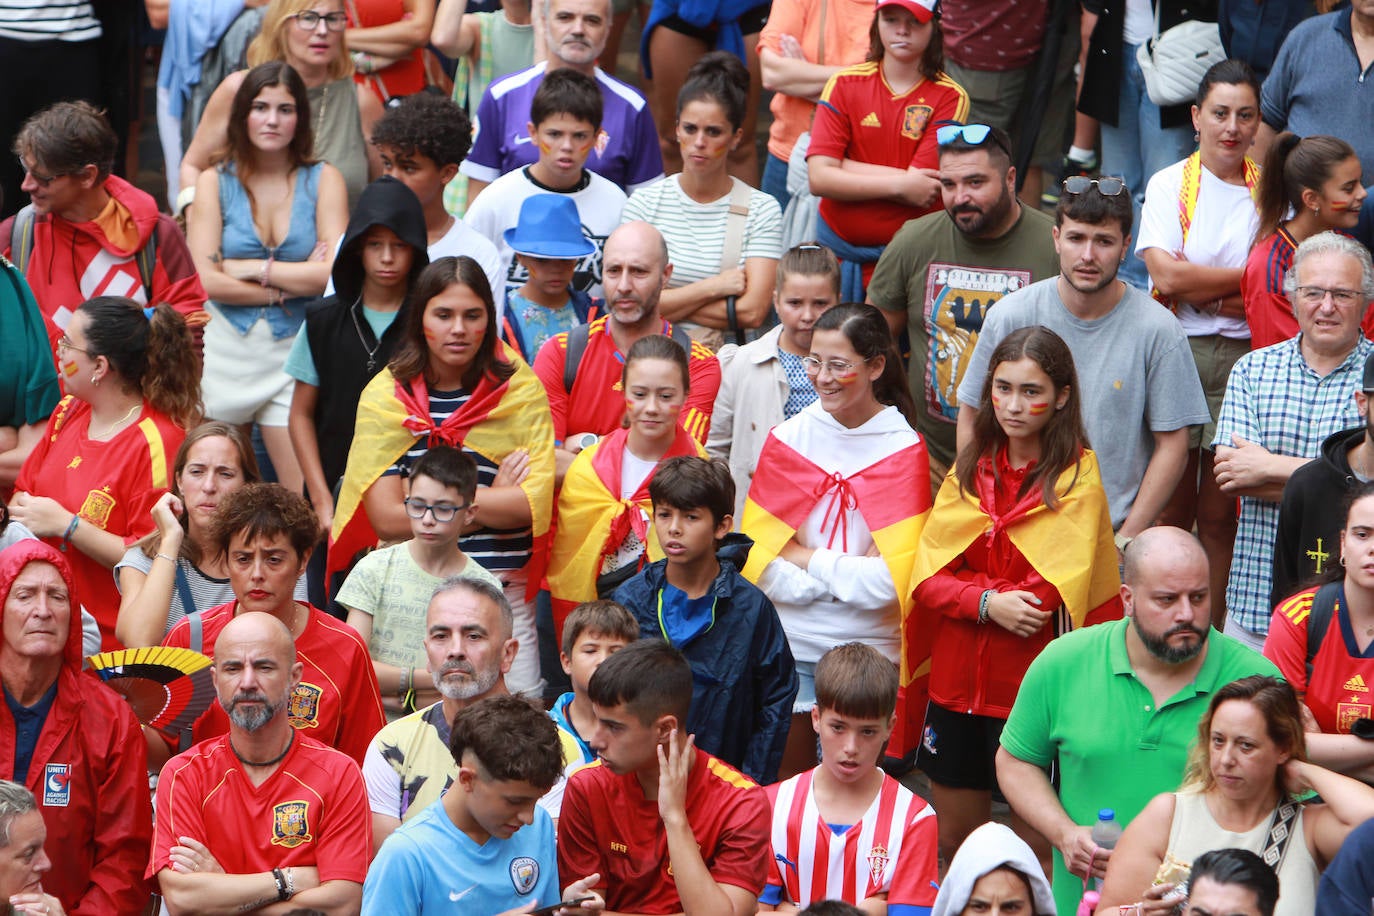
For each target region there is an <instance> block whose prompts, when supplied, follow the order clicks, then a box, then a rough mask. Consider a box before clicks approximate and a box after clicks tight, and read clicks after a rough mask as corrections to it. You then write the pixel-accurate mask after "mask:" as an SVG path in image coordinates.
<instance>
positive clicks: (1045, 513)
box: [903, 449, 1122, 665]
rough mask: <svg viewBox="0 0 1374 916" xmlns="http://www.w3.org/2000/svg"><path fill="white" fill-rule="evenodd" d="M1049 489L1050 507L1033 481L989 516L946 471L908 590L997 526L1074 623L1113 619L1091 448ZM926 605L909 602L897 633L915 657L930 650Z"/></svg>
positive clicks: (1112, 553) (1110, 548) (1113, 591)
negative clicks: (1010, 502)
mask: <svg viewBox="0 0 1374 916" xmlns="http://www.w3.org/2000/svg"><path fill="white" fill-rule="evenodd" d="M988 465H989V462H987V461H986V460H985V461H983V462H981V463H980V468H979V473H980V474H981V473H987V474H989V475H990V474H991V469H990V467H989V466H988ZM1054 492H1055V494H1056V496H1057V497H1058V500H1057V505H1056V507H1055V508H1054V509H1051V508H1049V507H1048V506H1046V505H1045V502H1044V499H1043V498H1042V494H1041V491H1040V488H1039V487H1038V486H1037V487H1036V488H1035V489H1034V490H1033V491H1032V492H1030V493H1027V494H1026V495H1025V497H1023V498H1022V499H1021V500H1020V501H1019V502H1018V503H1017V504H1016V506H1014V507H1013V508H1012V510H1011V511H1010V512H1008V513H1007V514H1006V515H1005V516H1003V517H1001V518H998V519H996V520H994V519H993V518H992V517H991V516H989V515H988V513H987V512H986V511H984V509H983V507H982V505H981V501H980V498H979V496H978V495H977V494H976V493H966V492H964V491H962V490H960V488H959V478H958V477H956V476H955V474H954V472H953V471H951V472H950V475H949V476H948V477H946V478H945V482H944V484H943V485H942V486H941V487H940V493H939V495H938V496H936V498H935V507H934V508H933V509H932V510H931V512H930V524H928V525H926V527H925V530H924V531H923V532H922V534H921V543H920V549H919V550H917V552H916V564H915V567H914V569H913V571H912V575H911V590H913V591H914V590H915V588H916V586H918V585H920V584H921V583H922V582H924V581H926V580H927V579H929V578H930V577H931V576H933V575H935V574H936V573H937V572H939V571H940V570H942V569H944V568H945V566H946V565H947V564H949V563H950V562H951V561H952V560H954V559H956V558H957V557H959V556H960V555H962V554H963V552H964V551H965V550H967V549H968V548H969V546H970V545H971V544H973V542H974V541H975V540H977V539H978V538H980V537H984V536H990V535H991V534H992V533H993V532H994V531H999V530H1000V531H1005V532H1006V535H1007V537H1008V538H1009V539H1010V540H1011V543H1012V544H1013V545H1014V546H1015V547H1016V549H1017V550H1019V551H1020V552H1021V555H1022V556H1024V557H1025V558H1026V560H1027V561H1028V562H1029V563H1030V565H1031V566H1032V567H1034V569H1035V571H1036V572H1038V573H1040V575H1041V576H1043V577H1044V579H1045V581H1047V582H1049V583H1050V584H1051V585H1053V586H1054V587H1055V588H1056V589H1058V590H1059V597H1060V599H1061V600H1062V601H1063V602H1064V607H1065V610H1067V611H1068V616H1069V620H1070V621H1071V623H1072V627H1073V628H1074V629H1077V628H1078V627H1081V626H1083V625H1084V624H1085V623H1087V622H1089V621H1091V622H1092V623H1102V622H1104V621H1107V620H1117V619H1119V618H1120V617H1121V614H1122V608H1121V577H1120V574H1119V573H1118V570H1117V558H1116V543H1115V542H1114V541H1113V535H1112V518H1111V513H1110V512H1109V511H1108V509H1107V494H1106V493H1105V492H1104V491H1103V489H1102V475H1101V473H1100V471H1099V469H1098V465H1097V456H1096V455H1095V454H1093V452H1092V451H1091V450H1088V449H1084V450H1083V452H1082V453H1081V454H1080V455H1079V460H1078V463H1077V465H1076V466H1074V467H1070V468H1068V469H1067V470H1065V471H1064V472H1063V473H1062V474H1060V475H1059V478H1058V479H1057V480H1056V481H1055V484H1054ZM930 613H934V612H929V613H927V612H926V611H925V609H923V608H920V607H917V608H915V609H914V610H913V612H912V613H911V615H910V616H909V617H908V618H907V627H906V632H905V633H904V634H903V645H909V646H910V647H911V648H912V652H913V654H915V655H917V656H919V657H918V659H917V664H918V665H919V664H921V663H922V662H923V661H925V660H928V659H929V657H930V649H931V645H930V640H931V636H932V634H933V633H934V631H935V625H934V624H935V621H934V620H933V619H931V618H930V616H929V614H930Z"/></svg>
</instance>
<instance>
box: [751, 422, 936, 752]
mask: <svg viewBox="0 0 1374 916" xmlns="http://www.w3.org/2000/svg"><path fill="white" fill-rule="evenodd" d="M799 419H801V418H800V416H799V417H794V418H793V419H792V420H789V421H788V422H789V423H795V422H796V421H797V420H799ZM777 433H778V431H777V430H774V431H773V432H772V433H769V435H768V439H767V440H766V441H765V442H764V445H763V451H762V452H761V453H760V454H759V460H758V465H757V468H758V470H757V471H756V472H755V474H754V482H753V484H752V486H750V488H749V498H748V500H747V501H746V502H745V504H744V518H743V521H742V522H741V524H740V529H741V530H742V531H744V532H745V533H746V534H748V535H749V536H750V537H751V538H753V539H754V548H753V549H752V550H750V551H749V560H748V562H747V563H746V564H745V567H744V575H745V577H746V578H748V579H749V580H750V581H751V582H755V583H757V582H758V579H759V576H760V575H762V573H763V570H764V568H765V567H767V566H768V564H769V563H771V562H773V560H775V559H777V557H778V555H779V553H780V552H781V551H782V548H783V545H784V544H786V543H787V542H788V541H789V540H790V539H791V538H792V536H793V535H795V534H796V533H797V531H798V529H800V528H801V527H802V525H803V524H805V522H806V519H807V518H808V517H809V516H810V515H811V513H812V511H813V510H814V509H816V507H817V506H818V505H828V504H830V503H831V501H833V500H837V499H838V500H842V501H843V502H842V503H840V504H837V505H836V509H837V511H842V509H841V507H842V506H852V507H853V508H855V509H857V510H858V512H859V513H860V514H861V515H862V516H863V518H864V521H865V522H866V523H867V524H868V527H869V529H870V531H871V532H872V535H873V542H874V543H875V544H876V545H877V547H878V550H879V552H880V553H881V554H882V558H883V561H884V562H885V563H886V564H887V567H888V570H889V572H890V573H891V575H892V581H893V582H894V583H897V594H896V595H895V596H894V597H895V598H896V599H897V601H898V604H899V605H900V607H901V611H902V618H903V620H905V619H906V617H907V614H908V613H909V611H910V609H911V589H910V588H907V587H905V586H906V583H909V582H910V581H911V568H912V564H913V563H914V562H915V554H916V542H917V540H918V539H919V538H920V535H921V527H922V526H923V525H924V523H925V518H926V514H927V513H928V512H929V510H930V462H929V459H928V457H927V455H926V447H925V443H924V442H922V441H919V440H918V441H917V442H915V443H914V444H911V445H908V446H905V447H903V448H900V449H898V450H897V451H895V452H892V453H890V454H888V455H886V456H885V457H883V458H880V459H879V460H877V461H876V462H874V463H873V464H871V465H869V466H868V467H866V468H864V469H862V470H860V471H858V472H857V473H855V474H851V475H849V476H848V477H840V476H839V475H832V474H828V473H826V472H825V471H824V470H822V469H821V468H820V467H819V466H818V465H816V464H815V463H813V462H812V461H811V460H810V459H809V458H807V457H806V456H805V455H803V454H801V453H800V452H798V451H797V450H796V449H794V448H793V447H792V446H790V445H788V444H787V443H786V442H784V441H783V440H782V439H780V438H778V434H777ZM851 500H852V502H851ZM837 527H838V526H837ZM843 536H844V532H843V531H841V532H839V533H838V535H837V540H836V544H835V546H836V547H840V546H842V542H841V541H840V540H839V539H840V538H843ZM907 655H908V653H907V649H906V646H905V644H903V646H902V668H901V675H902V684H903V685H904V688H910V687H911V685H912V681H913V680H915V679H916V678H917V677H918V676H926V675H928V673H929V672H928V670H927V671H925V672H918V671H916V670H914V669H913V668H912V667H911V665H910V664H909V663H908V661H909V660H908V657H907ZM916 689H917V692H918V693H919V694H920V700H919V702H920V704H921V709H922V710H924V708H925V705H924V704H925V700H924V691H922V690H921V689H920V686H919V685H917V688H916ZM898 718H899V720H900V719H901V718H902V716H901V714H900V711H899V716H898ZM917 734H918V735H919V730H918V732H917ZM895 746H897V745H894V747H895Z"/></svg>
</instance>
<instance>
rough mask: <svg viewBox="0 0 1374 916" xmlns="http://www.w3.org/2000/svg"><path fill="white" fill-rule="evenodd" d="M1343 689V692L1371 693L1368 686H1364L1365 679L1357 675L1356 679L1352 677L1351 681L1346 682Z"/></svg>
mask: <svg viewBox="0 0 1374 916" xmlns="http://www.w3.org/2000/svg"><path fill="white" fill-rule="evenodd" d="M1341 689H1342V690H1353V691H1356V692H1359V693H1368V692H1369V688H1368V687H1366V686H1365V685H1364V678H1363V677H1361V676H1360V675H1358V674H1357V675H1355V676H1354V677H1352V678H1351V679H1350V680H1348V681H1346V682H1345V686H1344V687H1342V688H1341Z"/></svg>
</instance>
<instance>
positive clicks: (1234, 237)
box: [1135, 160, 1259, 340]
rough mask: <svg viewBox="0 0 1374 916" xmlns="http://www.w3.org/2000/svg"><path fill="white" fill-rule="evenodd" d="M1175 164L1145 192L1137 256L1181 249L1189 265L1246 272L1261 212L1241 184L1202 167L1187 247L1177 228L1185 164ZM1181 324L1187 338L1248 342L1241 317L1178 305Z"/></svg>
mask: <svg viewBox="0 0 1374 916" xmlns="http://www.w3.org/2000/svg"><path fill="white" fill-rule="evenodd" d="M1186 161H1187V160H1182V161H1179V162H1175V163H1174V164H1173V165H1171V166H1169V167H1168V168H1163V169H1160V170H1159V171H1158V172H1155V174H1154V177H1152V178H1151V179H1150V183H1149V184H1148V185H1146V187H1145V206H1144V207H1143V208H1142V209H1141V211H1140V239H1139V240H1138V241H1137V242H1136V246H1135V250H1136V254H1141V253H1143V252H1144V251H1145V249H1147V248H1158V249H1160V250H1161V251H1165V252H1169V253H1173V252H1176V251H1178V250H1180V249H1182V251H1183V254H1184V257H1186V258H1187V259H1188V261H1189V262H1190V263H1193V264H1202V265H1205V266H1207V267H1236V268H1243V267H1244V266H1245V261H1246V258H1248V257H1249V256H1250V243H1251V242H1253V241H1254V238H1255V231H1256V230H1257V229H1258V228H1259V211H1257V210H1256V209H1255V202H1254V199H1253V198H1252V197H1251V196H1250V191H1249V189H1248V188H1246V187H1245V185H1243V184H1238V185H1237V184H1228V183H1227V182H1225V181H1222V180H1221V179H1220V178H1218V177H1216V176H1215V175H1213V174H1212V173H1211V172H1209V171H1207V167H1206V166H1203V167H1202V182H1201V187H1200V188H1199V189H1198V195H1197V207H1195V208H1194V210H1193V225H1192V228H1190V229H1189V230H1188V241H1187V243H1186V244H1185V243H1184V241H1183V224H1182V223H1180V222H1179V215H1178V192H1179V188H1180V187H1181V186H1182V184H1183V163H1184V162H1186ZM1177 314H1178V320H1179V323H1180V324H1182V325H1183V331H1184V333H1185V334H1187V335H1188V336H1189V337H1204V336H1207V335H1209V334H1220V335H1221V336H1222V337H1230V338H1233V339H1235V340H1246V339H1248V338H1249V337H1250V326H1249V325H1247V324H1246V323H1245V319H1244V318H1241V317H1237V316H1227V315H1216V316H1212V315H1208V314H1206V313H1205V312H1200V311H1198V310H1197V309H1195V308H1193V306H1191V305H1186V304H1180V305H1179V306H1178V310H1177Z"/></svg>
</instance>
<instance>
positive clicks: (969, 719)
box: [907, 326, 1121, 856]
mask: <svg viewBox="0 0 1374 916" xmlns="http://www.w3.org/2000/svg"><path fill="white" fill-rule="evenodd" d="M989 365H990V366H991V369H990V370H989V372H988V375H987V378H986V380H985V381H984V382H983V396H982V400H981V402H980V404H979V407H978V414H977V419H976V420H975V421H974V437H973V440H972V442H971V443H970V444H969V447H968V448H965V449H964V450H963V451H962V452H960V454H959V458H958V460H957V461H956V462H955V466H954V469H953V470H952V471H951V472H950V474H949V476H948V477H946V478H945V481H944V485H943V486H942V487H941V488H940V492H939V494H938V495H937V496H936V498H935V506H934V508H933V509H931V511H930V517H929V519H928V520H927V521H928V523H927V524H926V526H925V529H924V531H923V532H922V535H921V541H920V547H919V549H918V550H917V553H916V564H915V572H914V574H913V576H912V580H911V581H912V582H913V583H914V584H915V593H914V596H913V598H914V601H915V610H914V611H913V613H912V615H911V618H910V620H909V625H908V630H907V636H908V643H909V651H911V652H912V654H913V656H914V658H915V659H916V660H918V662H919V661H924V660H925V659H927V658H928V659H929V661H930V685H929V691H930V704H929V706H928V707H927V711H926V721H925V729H924V731H923V734H922V739H921V748H920V753H919V756H918V765H919V766H920V767H921V768H922V769H923V770H924V771H925V772H926V774H927V775H928V776H929V777H930V785H931V791H932V792H933V793H934V803H935V805H936V808H937V810H938V811H939V812H940V851H941V854H943V855H947V856H953V855H954V852H955V850H956V849H958V848H959V845H960V844H961V843H963V841H964V839H965V838H966V837H967V836H968V834H969V833H970V832H972V831H973V829H974V828H975V827H977V826H978V825H979V824H982V823H984V822H985V821H987V820H988V819H989V818H990V817H991V814H992V794H993V792H995V791H996V790H997V780H996V775H995V770H994V767H993V757H994V754H995V752H996V749H997V739H998V737H999V736H1000V735H1001V733H1002V726H1003V724H1004V723H1005V722H1006V718H1007V715H1008V714H1009V713H1010V712H1011V706H1012V702H1013V701H1014V700H1015V699H1016V692H1017V690H1018V689H1019V687H1020V686H1021V679H1022V677H1023V676H1024V675H1025V673H1026V669H1027V668H1028V667H1029V666H1030V663H1031V661H1033V660H1034V659H1035V657H1036V656H1037V655H1038V654H1039V653H1040V651H1041V650H1042V649H1043V648H1045V646H1046V645H1048V644H1049V641H1050V640H1051V639H1053V638H1054V637H1055V636H1057V635H1059V634H1060V633H1063V632H1066V631H1067V630H1069V629H1071V628H1073V627H1081V626H1083V625H1084V624H1085V623H1099V622H1102V621H1105V620H1114V619H1117V618H1119V617H1120V616H1121V597H1120V590H1121V579H1120V576H1119V575H1118V572H1117V555H1116V547H1115V544H1114V543H1113V541H1112V521H1111V516H1110V514H1109V513H1108V510H1107V496H1106V494H1105V493H1104V492H1103V489H1102V479H1101V476H1100V475H1099V473H1098V467H1097V458H1096V456H1094V455H1093V453H1092V451H1090V450H1089V449H1088V447H1087V445H1088V440H1087V434H1086V433H1085V432H1084V430H1083V418H1082V415H1081V412H1080V408H1079V403H1080V399H1079V395H1078V379H1077V376H1076V374H1075V372H1074V366H1073V356H1072V354H1071V353H1070V352H1069V348H1068V345H1067V344H1065V343H1064V341H1063V339H1062V338H1060V337H1059V335H1057V334H1055V333H1054V332H1053V331H1051V330H1049V329H1047V328H1043V327H1039V326H1035V327H1029V328H1022V329H1020V330H1018V331H1015V332H1013V333H1011V334H1009V335H1007V337H1006V339H1004V340H1003V341H1002V342H1001V343H1000V344H998V346H997V348H996V349H995V350H994V351H993V354H992V358H991V360H990V361H989ZM1012 823H1013V827H1014V828H1015V829H1016V831H1017V833H1018V834H1020V835H1021V836H1022V838H1024V839H1026V840H1027V842H1029V843H1031V845H1032V846H1035V845H1037V844H1040V845H1041V846H1043V845H1044V841H1043V840H1042V839H1040V838H1039V836H1038V835H1037V834H1035V833H1034V831H1032V830H1031V829H1030V828H1029V827H1028V826H1027V825H1026V824H1025V823H1024V822H1022V821H1021V820H1020V819H1019V818H1016V817H1015V816H1014V815H1013V819H1012ZM1043 851H1044V852H1045V853H1046V854H1048V848H1045V849H1044V850H1043Z"/></svg>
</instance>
